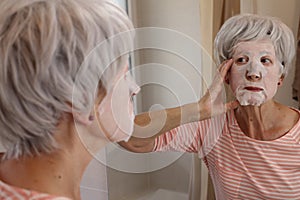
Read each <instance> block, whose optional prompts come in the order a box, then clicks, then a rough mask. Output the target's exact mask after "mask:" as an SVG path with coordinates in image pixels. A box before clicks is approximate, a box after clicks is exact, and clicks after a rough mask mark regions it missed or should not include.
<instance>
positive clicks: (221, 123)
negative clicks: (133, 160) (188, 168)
mask: <svg viewBox="0 0 300 200" xmlns="http://www.w3.org/2000/svg"><path fill="white" fill-rule="evenodd" d="M297 112H298V113H299V114H300V112H299V111H297ZM299 143H300V120H299V121H298V122H297V123H296V125H295V126H294V127H293V128H292V129H291V130H290V131H289V132H288V133H287V134H285V135H283V136H281V137H280V138H278V139H276V140H272V141H261V140H256V139H253V138H250V137H248V136H246V135H245V134H244V133H243V132H242V131H241V129H240V127H239V125H238V123H237V121H236V118H235V115H234V111H233V110H231V111H228V112H227V113H226V114H223V115H220V116H217V117H214V118H212V119H208V120H204V121H200V122H195V123H190V124H185V125H182V126H180V127H177V128H175V129H173V130H171V131H169V132H167V133H165V134H164V135H161V136H159V137H158V138H156V140H155V146H154V151H182V152H195V153H198V154H199V156H200V157H201V158H202V159H203V160H204V162H205V164H206V166H207V167H208V170H209V173H210V175H211V178H212V181H213V184H214V188H215V194H216V198H217V199H221V200H223V199H243V200H244V199H255V200H257V199H280V200H282V199H285V200H286V199H300V144H299Z"/></svg>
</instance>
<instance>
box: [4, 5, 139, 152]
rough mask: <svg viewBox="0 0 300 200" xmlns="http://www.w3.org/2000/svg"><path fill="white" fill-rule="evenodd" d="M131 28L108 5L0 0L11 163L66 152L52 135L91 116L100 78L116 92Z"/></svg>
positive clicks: (122, 15) (121, 14) (6, 130)
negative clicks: (71, 116) (68, 116)
mask: <svg viewBox="0 0 300 200" xmlns="http://www.w3.org/2000/svg"><path fill="white" fill-rule="evenodd" d="M132 29H133V26H132V23H131V21H130V20H129V19H128V17H127V15H126V13H125V12H124V11H122V9H120V8H119V7H118V6H116V5H115V4H113V3H111V2H110V1H106V0H51V1H49V0H1V1H0V70H1V71H0V127H1V134H0V140H1V142H2V143H3V145H4V147H5V148H6V154H5V158H18V157H20V156H23V155H38V154H40V153H50V152H52V151H53V150H54V149H56V148H59V147H58V145H57V143H56V141H55V139H54V137H53V132H54V131H55V129H56V127H57V125H58V123H59V120H60V119H61V118H62V117H63V114H64V113H74V112H77V113H80V114H82V113H88V112H89V111H90V109H91V108H92V107H93V105H94V101H95V93H96V92H95V90H96V88H97V86H98V83H99V80H100V78H101V81H100V83H99V84H100V85H101V86H103V87H104V88H105V89H106V90H108V89H109V88H110V82H111V80H112V79H113V78H114V76H115V75H116V73H117V72H118V71H120V69H121V68H122V69H123V67H125V65H126V64H127V61H128V54H127V55H125V53H126V52H127V53H128V52H129V50H130V48H131V47H132V36H133V34H131V33H130V32H131V31H130V30H132ZM121 33H124V35H123V36H122V37H117V36H116V35H118V34H119V35H120V34H121ZM97 45H98V47H99V48H96V50H94V49H95V47H97ZM92 50H93V51H92Z"/></svg>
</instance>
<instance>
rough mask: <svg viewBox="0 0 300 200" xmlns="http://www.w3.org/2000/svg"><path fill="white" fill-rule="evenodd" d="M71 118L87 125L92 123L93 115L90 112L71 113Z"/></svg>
mask: <svg viewBox="0 0 300 200" xmlns="http://www.w3.org/2000/svg"><path fill="white" fill-rule="evenodd" d="M73 118H74V121H75V122H79V123H81V124H83V125H86V126H89V125H91V124H92V122H93V120H94V116H93V115H90V114H80V113H73Z"/></svg>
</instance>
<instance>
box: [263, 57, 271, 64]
mask: <svg viewBox="0 0 300 200" xmlns="http://www.w3.org/2000/svg"><path fill="white" fill-rule="evenodd" d="M260 62H261V63H262V64H264V65H270V64H272V60H271V59H269V58H261V59H260Z"/></svg>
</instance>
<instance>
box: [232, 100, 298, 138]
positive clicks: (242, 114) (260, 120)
mask: <svg viewBox="0 0 300 200" xmlns="http://www.w3.org/2000/svg"><path fill="white" fill-rule="evenodd" d="M235 116H236V119H237V122H238V124H239V126H240V128H241V130H242V131H243V132H244V134H245V135H247V136H248V137H251V138H254V139H257V140H275V139H277V138H279V137H281V136H283V135H284V134H286V133H287V132H288V131H289V130H290V129H291V128H292V127H293V126H294V125H295V123H296V122H297V121H298V114H297V113H296V112H294V111H293V110H291V109H290V108H288V107H286V106H283V105H281V104H279V103H276V102H274V101H273V100H270V101H268V102H266V103H264V104H262V105H261V106H240V107H238V108H237V109H236V110H235Z"/></svg>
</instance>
